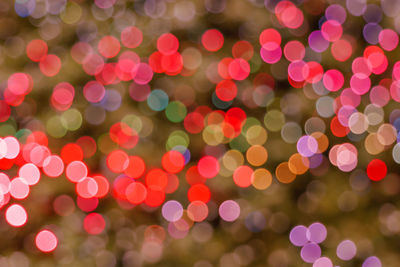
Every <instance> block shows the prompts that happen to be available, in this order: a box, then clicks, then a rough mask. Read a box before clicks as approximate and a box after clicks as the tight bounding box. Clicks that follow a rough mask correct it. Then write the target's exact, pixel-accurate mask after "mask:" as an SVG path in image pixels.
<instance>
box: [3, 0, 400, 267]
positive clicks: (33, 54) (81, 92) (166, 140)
mask: <svg viewBox="0 0 400 267" xmlns="http://www.w3.org/2000/svg"><path fill="white" fill-rule="evenodd" d="M79 2H80V1H78V2H76V1H66V0H57V1H34V0H16V1H15V2H14V6H13V8H14V11H15V14H16V15H18V16H19V17H21V19H23V20H26V21H28V22H30V23H32V24H34V25H35V27H38V28H39V30H38V34H39V37H40V38H39V37H38V36H36V35H35V37H33V36H34V35H32V36H31V35H29V36H28V35H27V36H26V37H25V36H20V37H18V38H19V39H18V38H17V39H16V38H14V39H13V40H11V39H9V40H8V42H9V48H7V50H8V52H10V53H9V56H10V57H12V58H22V57H23V56H24V58H25V59H24V60H26V61H28V60H30V61H32V62H29V66H28V65H27V67H26V68H24V69H23V70H18V72H17V71H15V72H14V73H10V74H9V75H8V77H7V78H6V80H7V82H6V83H4V86H3V87H4V88H3V87H2V99H1V100H0V121H1V123H2V125H1V126H0V127H1V128H0V132H1V135H2V136H3V137H2V138H1V139H0V166H1V168H2V170H4V172H2V173H0V189H1V192H0V193H1V194H0V204H1V206H2V207H4V210H5V215H4V216H5V218H6V222H7V223H8V224H9V225H11V226H13V227H22V228H23V226H24V225H26V224H29V222H30V220H32V216H30V210H29V208H27V206H26V207H25V206H24V203H28V202H29V201H28V200H26V199H27V198H29V197H30V196H31V195H32V197H33V195H34V191H35V190H36V188H39V187H40V186H41V184H42V183H43V182H42V181H43V180H46V179H47V178H48V177H50V178H58V177H62V179H63V178H66V180H67V181H68V182H71V183H72V184H73V187H74V189H75V193H76V198H73V197H71V196H69V195H66V194H63V195H59V196H57V198H55V200H54V201H53V209H54V211H55V213H57V214H58V215H60V216H68V215H70V214H74V211H75V204H76V206H77V207H78V208H79V209H80V210H81V211H82V212H85V213H87V214H86V215H84V216H81V217H82V218H81V219H82V220H83V223H82V227H83V229H84V230H85V231H86V232H87V233H88V234H90V235H93V236H97V235H102V234H104V233H105V232H107V230H108V229H110V227H111V225H110V222H109V221H108V218H107V217H108V216H109V215H107V213H106V212H104V213H103V209H102V208H101V207H102V206H101V205H100V203H99V199H102V198H107V197H109V196H111V197H112V198H114V199H115V200H116V202H117V203H118V205H119V206H120V208H121V209H125V210H131V209H135V210H138V209H141V210H144V211H146V212H150V211H153V210H154V209H156V208H157V207H160V209H161V215H162V217H163V218H164V219H165V221H161V222H157V223H159V224H160V225H151V226H147V227H146V229H145V230H144V241H143V246H142V248H141V253H142V254H143V255H145V257H146V259H147V261H148V262H151V263H156V262H157V261H159V260H160V258H161V255H162V252H163V246H164V240H165V239H166V234H167V233H168V235H169V236H170V237H172V238H175V239H182V238H184V237H186V236H187V235H188V234H189V233H192V235H193V238H194V239H197V240H206V239H207V238H206V237H204V236H207V235H212V231H213V230H212V229H213V228H212V226H210V224H211V222H212V221H213V220H214V219H215V218H216V216H219V217H220V218H221V220H222V221H221V224H223V223H226V224H227V225H230V224H229V223H231V224H232V225H235V223H236V222H241V223H243V224H244V225H245V227H246V228H247V229H248V230H249V231H251V232H259V231H262V230H264V229H265V228H266V227H267V226H266V225H267V224H268V223H269V224H271V225H272V226H270V227H271V228H272V229H275V231H276V232H283V231H284V230H282V231H281V230H280V226H282V225H285V224H284V223H282V222H284V221H285V219H282V218H286V217H285V216H286V215H282V214H275V216H271V217H272V218H274V219H271V220H269V221H268V222H267V219H266V217H265V216H264V213H263V212H261V211H251V212H250V211H249V209H248V207H246V204H245V202H243V201H242V200H243V199H235V200H233V199H228V198H229V196H228V195H230V194H231V193H226V194H225V193H224V192H223V191H225V190H226V192H229V190H231V191H232V192H233V191H234V192H235V194H236V193H237V195H238V196H245V195H246V193H247V192H255V190H254V189H256V190H259V191H262V193H265V194H266V195H267V194H270V193H269V192H273V193H274V194H278V193H276V191H273V190H275V189H274V187H276V185H278V184H290V183H295V181H296V180H297V179H298V176H300V175H304V174H306V173H308V172H309V173H310V174H311V175H313V176H323V175H324V174H325V173H326V172H327V171H328V168H329V166H330V165H332V166H335V167H337V169H338V170H339V171H341V172H345V173H347V172H349V173H351V174H350V175H351V178H350V184H351V187H352V188H353V189H354V190H355V191H360V192H363V191H364V190H366V189H367V188H368V185H369V184H368V183H369V181H372V182H375V181H380V180H383V181H382V182H384V181H385V180H386V179H385V178H389V176H390V174H392V171H391V170H390V169H389V168H388V165H389V164H391V162H390V161H389V160H388V159H387V158H385V155H383V152H385V151H388V150H390V149H391V151H392V154H391V155H392V158H393V161H394V162H395V163H399V162H400V148H399V145H398V142H399V129H400V124H399V116H400V112H399V110H397V109H393V108H392V106H393V104H394V102H400V85H399V81H398V80H399V78H400V74H399V70H400V63H399V62H395V59H394V57H392V55H393V54H391V51H394V50H395V49H396V48H397V46H398V42H399V38H398V32H399V27H398V24H399V23H398V20H397V19H395V20H396V22H395V25H394V29H390V28H384V27H386V26H387V25H388V24H387V23H386V22H385V23H383V21H385V19H386V17H389V18H392V17H393V18H395V17H396V16H397V14H398V12H399V11H400V6H399V5H398V4H397V3H396V2H395V1H390V0H382V1H381V3H380V5H378V4H368V3H367V1H362V0H360V1H351V0H347V1H346V2H345V3H343V4H342V5H341V4H336V3H333V2H332V4H329V5H328V3H325V2H323V1H315V2H316V4H315V6H313V4H312V3H311V4H310V3H309V2H313V1H304V3H294V2H291V1H263V3H261V4H260V3H258V2H257V1H249V2H250V3H251V4H253V5H254V6H256V7H257V8H259V9H261V8H264V10H263V11H264V12H267V13H266V14H268V15H271V17H270V19H269V20H270V22H271V23H269V26H265V25H264V24H263V25H262V26H258V25H257V27H253V28H254V29H251V30H250V29H247V28H246V27H244V26H243V29H240V30H239V33H241V35H243V38H242V37H241V38H239V39H237V40H236V39H235V38H236V37H235V38H233V37H232V35H231V34H230V33H228V32H226V29H224V28H223V27H221V28H218V27H217V25H218V24H219V23H216V24H215V25H214V24H212V26H208V25H202V26H201V27H199V29H196V30H193V32H191V27H192V26H193V25H196V23H198V21H197V19H198V17H200V16H203V14H205V12H208V13H211V14H209V15H211V16H212V15H214V16H222V13H224V14H225V13H229V12H225V11H227V10H228V11H229V8H231V6H230V3H229V2H228V1H208V0H206V1H204V3H203V4H202V5H201V8H200V6H199V5H198V4H197V3H194V2H182V1H180V2H176V3H175V2H170V1H154V0H147V1H142V2H140V1H137V2H135V3H131V4H129V5H126V3H125V2H119V1H115V0H96V1H93V3H88V4H87V5H84V4H82V5H81V3H79ZM319 5H320V6H321V7H319ZM170 7H172V8H170ZM171 12H172V13H171ZM224 16H225V15H224ZM311 16H313V17H319V19H318V21H316V22H315V23H314V22H311V20H310V17H311ZM359 16H362V18H360V19H361V21H362V22H361V24H362V25H361V27H360V29H357V31H358V33H359V35H360V36H362V38H363V39H364V41H365V46H363V44H361V43H359V42H357V41H356V39H355V37H354V32H353V31H355V30H354V29H353V28H352V27H351V25H352V23H353V22H352V21H350V20H353V18H352V17H359ZM128 17H129V19H128ZM163 17H168V18H170V20H165V21H162V22H160V21H161V19H162V18H163ZM40 19H41V21H40V22H37V21H36V20H40ZM175 19H176V20H177V21H178V24H179V25H177V26H171V25H172V24H174V23H175V22H176V21H175ZM136 20H137V23H135V22H136ZM142 20H143V21H144V20H148V21H147V22H146V23H143V21H142ZM211 20H212V19H211ZM173 21H175V22H173ZM216 21H217V19H216ZM347 22H348V23H347ZM311 23H314V24H316V25H314V26H313V25H311ZM161 24H162V25H161ZM199 24H200V23H199ZM105 25H106V26H107V27H105ZM186 25H187V29H188V30H187V32H186V33H185V34H186V35H185V34H182V32H181V31H182V29H185V27H186ZM68 27H71V28H68ZM174 27H176V28H177V29H178V28H179V30H175V28H174ZM194 28H195V27H193V29H194ZM350 28H351V29H350ZM65 29H73V31H75V34H76V37H74V38H75V39H74V40H73V41H72V42H68V41H66V40H61V39H63V38H64V37H65V38H66V39H67V38H68V35H69V33H68V32H67V31H65V32H63V30H65ZM247 31H248V32H247ZM251 32H253V33H251ZM22 37H23V38H22ZM57 38H58V39H60V40H61V41H60V40H58V39H57ZM25 39H26V40H25ZM57 42H59V43H58V45H57V44H56V43H57ZM13 44H14V45H13ZM60 44H61V45H60ZM19 47H23V48H24V49H19ZM23 51H25V55H23ZM18 60H19V59H18ZM4 64H6V63H4ZM71 64H73V65H72V66H73V67H71ZM67 66H69V67H67ZM68 72H72V73H73V75H71V73H68ZM64 75H65V76H64ZM179 79H180V80H179ZM41 80H43V81H46V83H43V81H41ZM182 81H191V82H187V84H180V83H186V82H182ZM283 83H285V85H283ZM286 83H287V84H286ZM44 84H48V85H47V87H51V90H50V91H49V90H48V91H46V94H47V95H48V96H49V97H48V99H49V102H47V103H46V104H42V101H43V100H42V98H40V96H38V95H39V94H40V91H41V90H42V89H41V87H42V86H44ZM289 89H290V90H289ZM43 90H47V89H43ZM46 101H47V100H46ZM43 103H44V102H43ZM305 105H307V106H309V107H305ZM47 106H48V107H50V108H46V107H47ZM44 108H46V111H45V112H43V111H42V112H43V113H45V114H43V116H36V115H35V114H36V112H37V110H43V109H44ZM314 109H315V112H314ZM24 115H26V116H24ZM24 117H29V119H28V120H27V121H25V120H23V119H22V118H24ZM164 121H165V122H167V123H169V124H168V126H167V127H162V124H163V122H164ZM92 128H96V129H98V130H96V131H94V130H91V129H92ZM3 133H4V134H3ZM93 133H95V134H93ZM90 135H93V136H90ZM274 145H275V146H277V147H273V146H274ZM378 157H380V158H378ZM94 161H96V162H94ZM364 170H365V172H364ZM358 171H361V172H363V173H356V172H358ZM64 176H65V177H64ZM183 177H184V179H183ZM360 177H361V178H360ZM363 177H364V178H363ZM366 177H367V178H366ZM224 178H227V179H225V180H223V179H224ZM365 178H366V179H365ZM363 179H364V180H363ZM368 179H369V180H368ZM384 179H385V180H384ZM55 180H57V179H55ZM58 180H60V179H58ZM64 180H65V179H64ZM299 180H300V179H299ZM219 183H220V184H219ZM288 187H290V186H288ZM38 190H39V189H38ZM250 190H254V191H250ZM311 191H312V190H311ZM308 193H309V195H312V193H310V192H308ZM232 194H233V193H232ZM271 194H272V193H271ZM304 194H305V195H303V196H304V199H306V200H307V201H308V200H309V199H313V197H314V201H316V200H315V199H317V197H315V196H313V197H310V196H308V195H307V193H304ZM182 196H184V197H182ZM74 197H75V196H74ZM243 198H244V197H243ZM227 199H228V200H227ZM346 199H353V200H354V199H356V200H354V201H350V202H352V204H354V203H356V202H357V198H354V197H353V194H352V193H351V192H344V193H343V194H342V195H341V196H340V197H339V199H338V206H339V208H340V209H341V210H343V211H345V210H346V209H347V208H346V207H344V205H342V204H340V203H343V202H346V201H345V200H346ZM14 200H18V201H21V202H20V204H18V203H19V202H18V203H14ZM23 200H26V201H23ZM310 201H311V200H310ZM301 205H302V204H299V206H301ZM355 205H356V204H355ZM137 206H140V207H139V208H137ZM304 206H306V205H304ZM304 206H302V207H303V208H304ZM98 207H99V209H98V210H97V208H98ZM304 210H308V208H304ZM348 210H351V209H350V208H348ZM100 212H101V213H100ZM277 218H278V219H277ZM33 219H34V218H33ZM274 222H275V223H274ZM276 225H278V226H276ZM282 227H283V226H282ZM50 228H51V227H50ZM50 228H49V229H47V228H46V229H44V230H41V231H39V232H38V233H37V234H36V237H35V244H36V247H37V248H38V249H39V250H40V251H42V252H52V251H54V250H55V251H57V250H56V248H57V246H58V245H59V242H60V243H61V242H62V240H63V239H62V238H61V236H58V231H56V230H57V229H55V230H54V231H53V230H52V229H50ZM190 231H191V232H190ZM196 231H198V232H200V234H199V233H197V234H196ZM326 232H327V230H326V228H325V227H324V225H322V224H321V223H314V224H312V225H310V226H309V227H305V226H297V227H295V228H294V229H293V230H292V232H291V234H290V240H291V242H292V243H293V244H294V245H296V246H301V247H302V249H301V252H300V255H301V258H302V259H303V260H304V261H305V262H307V263H313V266H315V267H322V266H333V264H332V261H331V259H330V258H328V257H322V251H321V245H320V244H321V243H322V242H323V241H324V240H325V237H326ZM244 250H246V249H244ZM355 251H356V246H355V244H354V243H353V242H352V241H350V240H346V241H343V242H341V243H340V244H339V245H338V247H337V256H338V257H339V258H340V259H342V260H350V259H352V258H353V257H354V254H355V253H356V252H355ZM235 255H236V254H235ZM224 259H225V258H222V259H221V261H222V262H223V261H224ZM271 261H273V260H271ZM226 265H228V264H226ZM379 265H380V260H379V259H378V258H376V257H369V258H367V259H366V260H365V261H364V263H363V266H364V267H368V266H379Z"/></svg>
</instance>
